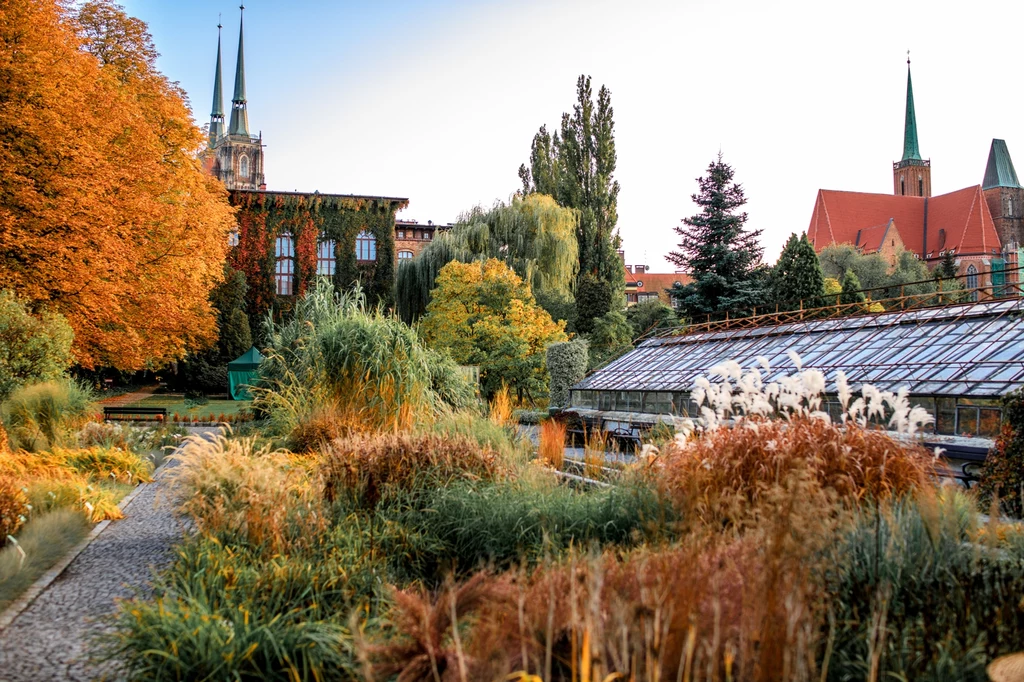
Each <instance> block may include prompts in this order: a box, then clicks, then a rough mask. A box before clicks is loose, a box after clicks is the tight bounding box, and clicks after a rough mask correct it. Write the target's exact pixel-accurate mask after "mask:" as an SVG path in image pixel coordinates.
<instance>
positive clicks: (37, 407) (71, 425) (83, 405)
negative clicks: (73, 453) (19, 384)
mask: <svg viewBox="0 0 1024 682" xmlns="http://www.w3.org/2000/svg"><path fill="white" fill-rule="evenodd" d="M95 412H96V406H95V405H94V404H93V393H92V391H91V390H90V389H88V388H86V387H85V386H83V385H82V384H79V383H77V382H75V381H72V380H70V379H63V380H60V381H47V382H44V383H41V384H33V385H31V386H26V387H24V388H20V389H18V390H16V391H15V392H14V393H12V394H11V396H10V397H9V398H8V399H7V401H6V402H4V403H3V406H2V407H0V417H2V418H3V421H4V425H5V426H6V428H7V435H8V438H9V439H10V444H11V447H12V448H15V449H18V448H20V449H23V450H28V451H29V452H40V451H44V450H48V449H50V448H52V447H53V446H55V445H63V444H72V443H73V441H75V434H76V432H77V431H78V429H80V428H81V427H82V425H83V424H85V422H86V421H87V420H88V419H89V418H90V417H91V416H93V414H94V413H95Z"/></svg>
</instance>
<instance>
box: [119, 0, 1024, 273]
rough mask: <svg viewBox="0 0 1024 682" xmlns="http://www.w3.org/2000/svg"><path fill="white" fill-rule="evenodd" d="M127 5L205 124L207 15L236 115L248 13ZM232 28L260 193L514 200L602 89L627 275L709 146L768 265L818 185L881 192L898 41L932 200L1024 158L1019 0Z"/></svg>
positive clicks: (686, 200) (416, 200) (627, 7)
mask: <svg viewBox="0 0 1024 682" xmlns="http://www.w3.org/2000/svg"><path fill="white" fill-rule="evenodd" d="M124 4H125V7H126V9H127V11H128V12H129V13H130V14H132V15H134V16H138V17H140V18H141V19H143V20H145V21H146V22H147V23H148V24H149V27H150V31H151V33H152V34H153V37H154V41H155V42H156V46H157V49H158V50H159V51H160V53H161V57H160V60H159V67H160V69H161V70H162V71H163V72H164V73H165V74H166V75H167V76H168V77H169V78H170V79H171V80H175V81H179V82H180V83H181V85H182V86H183V87H184V89H185V90H186V91H187V92H188V94H189V97H190V99H191V103H192V106H193V111H194V112H195V114H196V120H197V122H198V123H199V124H203V123H205V122H207V121H208V120H209V112H210V107H211V100H212V90H213V71H214V59H215V54H216V40H217V29H216V24H217V16H218V13H223V23H224V35H223V40H224V91H225V92H224V95H225V99H226V100H230V98H231V92H232V84H233V82H234V64H235V51H236V49H237V41H238V15H239V10H238V7H237V6H236V5H234V4H232V3H230V2H223V1H221V0H175V1H171V0H125V2H124ZM245 16H246V20H245V22H246V23H245V33H246V35H245V46H246V55H245V60H246V76H247V83H246V84H247V94H248V109H249V125H250V128H251V131H252V132H253V133H254V134H256V133H258V132H260V131H262V133H263V138H264V142H265V143H266V145H267V147H266V179H267V186H268V189H272V190H300V191H310V192H312V191H313V190H319V191H320V192H322V193H339V194H371V195H385V196H402V197H408V198H409V199H410V206H409V208H408V209H406V210H405V211H404V212H403V213H402V215H401V216H400V217H402V218H406V219H417V220H420V221H422V222H426V221H427V220H433V221H434V222H435V223H446V222H451V221H454V220H455V219H456V218H457V217H458V215H459V213H461V212H462V211H465V210H466V209H469V208H470V207H472V206H474V205H475V204H483V205H485V206H488V205H490V204H492V203H493V202H494V201H496V200H504V201H507V200H508V199H509V196H510V195H511V194H512V193H513V192H514V191H515V190H516V188H517V187H518V186H519V180H518V178H517V176H516V170H517V169H518V167H519V164H521V163H523V162H526V161H527V159H528V155H529V147H530V141H531V139H532V137H533V134H534V133H535V132H536V130H537V128H538V127H539V126H540V125H541V124H542V123H546V124H547V125H548V129H549V130H552V129H554V128H557V126H558V123H559V121H560V119H561V114H562V112H563V111H568V110H570V109H571V107H572V104H573V101H574V97H575V82H576V77H577V76H578V75H579V74H581V73H585V74H590V75H591V76H592V78H593V83H594V92H595V95H596V92H597V90H598V88H599V87H600V85H601V84H605V85H607V86H608V87H609V89H610V90H611V92H612V105H613V106H614V109H615V138H616V145H617V152H618V171H617V173H616V177H617V178H618V180H619V183H620V184H621V186H622V190H621V193H620V195H619V222H618V228H619V231H620V234H621V235H622V238H623V242H624V247H625V249H626V261H627V263H630V264H637V263H647V264H648V265H650V266H651V267H652V269H653V270H654V271H656V272H666V271H669V272H670V271H671V270H672V267H671V266H670V265H669V264H668V263H667V261H665V260H664V258H663V256H664V255H665V254H666V253H667V252H669V251H671V250H672V249H673V248H675V245H676V244H677V243H678V237H677V235H676V234H675V232H674V231H673V229H672V228H673V227H675V226H677V225H679V224H680V219H681V218H682V217H684V216H687V215H691V214H692V213H693V212H694V209H695V207H694V206H693V204H692V202H691V201H690V195H691V194H692V193H693V192H694V191H695V189H696V183H695V182H694V179H695V178H696V177H698V176H699V175H701V174H702V173H703V171H704V170H705V168H706V167H707V165H708V163H709V162H710V161H711V160H712V159H713V158H714V157H715V155H716V154H717V153H718V151H719V149H721V150H722V152H723V154H724V157H725V160H726V161H727V162H728V163H730V164H732V165H733V167H734V168H735V170H736V180H737V181H738V182H740V183H742V184H743V186H744V188H745V190H746V194H747V198H748V204H747V211H748V213H749V214H750V221H749V223H748V226H749V227H751V228H755V229H761V230H763V235H762V243H763V244H764V246H765V249H766V259H767V260H769V261H773V260H774V259H775V257H776V256H777V254H778V252H779V250H780V249H781V246H782V244H783V242H784V241H785V240H786V238H787V237H788V236H789V234H790V233H791V232H798V233H799V232H802V231H803V230H805V229H806V228H807V225H808V223H809V221H810V216H811V211H812V208H813V203H814V198H815V194H816V192H817V190H818V189H819V188H826V189H842V190H854V191H865V192H883V193H890V192H892V165H891V164H892V162H893V161H895V160H899V158H900V156H901V155H902V150H903V116H904V103H905V98H906V79H907V73H906V71H907V66H906V57H907V55H906V53H907V50H908V49H909V50H911V58H912V61H913V65H912V68H913V74H914V95H915V103H916V109H917V122H918V129H919V139H920V147H921V154H922V156H924V157H925V158H931V160H932V187H933V192H934V193H935V194H942V193H945V192H949V191H953V190H956V189H960V188H963V187H967V186H969V185H976V184H980V183H981V180H982V177H983V175H984V169H985V161H986V159H987V155H988V148H989V144H990V142H991V140H992V138H994V137H997V138H1002V139H1005V140H1006V141H1007V144H1008V145H1009V149H1010V152H1011V154H1014V155H1016V157H1017V163H1018V164H1024V89H1022V88H1021V86H1020V82H1021V73H1020V70H1019V68H1020V61H1021V60H1020V52H1021V50H1020V47H1019V46H1018V45H1019V40H1018V39H1017V38H1016V37H1015V36H1016V32H1017V29H1018V28H1019V27H1020V26H1021V25H1022V24H1024V21H1022V20H1024V3H1020V2H1019V1H1018V2H1013V1H1006V2H995V1H992V2H973V3H962V2H961V3H956V4H953V3H952V2H948V1H946V0H939V1H933V2H903V3H897V2H891V1H889V2H882V1H877V0H869V1H862V2H846V3H842V4H839V3H835V2H826V1H824V0H819V1H817V2H765V1H764V0H761V1H760V2H754V1H748V0H742V1H736V2H729V3H725V2H713V1H710V0H697V1H693V0H683V1H680V2H654V1H643V0H634V1H631V2H603V1H600V0H586V1H570V0H548V1H546V2H530V1H521V2H486V1H470V0H464V1H458V2H441V1H420V2H413V1H408V2H387V1H380V2H365V3H353V2H329V1H327V0H289V1H288V2H282V1H281V0H278V1H276V2H275V1H272V0H248V2H247V3H246V11H245ZM1021 170H1022V171H1024V167H1022V169H1021Z"/></svg>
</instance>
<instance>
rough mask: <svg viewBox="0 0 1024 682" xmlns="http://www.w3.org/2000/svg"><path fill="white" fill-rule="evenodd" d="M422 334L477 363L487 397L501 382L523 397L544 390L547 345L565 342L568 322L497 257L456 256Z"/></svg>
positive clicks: (429, 308) (464, 361)
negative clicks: (555, 318) (551, 312)
mask: <svg viewBox="0 0 1024 682" xmlns="http://www.w3.org/2000/svg"><path fill="white" fill-rule="evenodd" d="M436 285H437V286H436V288H435V289H434V290H433V291H432V292H431V300H430V305H428V306H427V314H426V316H424V318H423V320H422V321H421V323H420V328H419V329H420V334H421V335H422V336H423V338H424V339H425V340H426V342H427V343H428V344H429V345H430V346H431V347H433V348H435V349H439V350H442V349H443V350H446V351H448V352H449V353H450V354H451V356H452V357H453V358H455V361H456V362H458V363H459V364H461V365H478V366H479V367H480V380H481V383H482V388H483V392H484V394H485V395H486V396H488V397H490V396H492V395H493V394H494V393H495V392H496V391H498V390H499V389H500V388H501V386H502V385H506V386H508V388H509V389H510V390H514V391H515V392H516V394H517V395H518V397H519V399H520V400H523V399H528V400H530V401H531V402H532V401H533V398H534V396H540V395H545V394H546V391H547V385H548V374H547V368H546V367H545V353H544V349H545V348H546V347H547V346H548V345H549V344H551V343H556V342H559V341H565V340H566V335H565V322H564V321H559V322H555V321H553V320H552V319H551V315H549V314H548V313H547V312H546V311H545V310H544V309H543V308H541V307H540V306H539V305H537V302H536V301H535V300H534V298H533V293H532V292H531V291H530V286H529V285H528V284H526V283H525V282H524V281H523V280H522V279H521V278H520V277H519V276H518V275H516V273H515V272H514V271H513V270H512V269H511V268H510V267H509V266H508V265H506V264H505V263H503V262H501V261H500V260H498V259H496V258H491V259H488V260H486V261H482V262H481V261H476V262H473V263H459V262H457V261H452V262H451V263H448V264H447V265H445V266H444V267H443V268H441V272H440V273H438V276H437V280H436Z"/></svg>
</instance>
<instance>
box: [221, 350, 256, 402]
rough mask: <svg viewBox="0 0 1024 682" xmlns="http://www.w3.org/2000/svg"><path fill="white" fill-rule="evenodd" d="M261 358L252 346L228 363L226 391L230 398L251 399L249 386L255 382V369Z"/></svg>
mask: <svg viewBox="0 0 1024 682" xmlns="http://www.w3.org/2000/svg"><path fill="white" fill-rule="evenodd" d="M262 360H263V356H262V355H261V354H260V352H259V351H258V350H256V346H253V347H252V348H250V349H249V350H247V351H245V353H244V354H243V355H242V357H240V358H238V359H236V360H232V361H231V362H229V363H228V393H230V394H231V399H232V400H252V394H251V393H249V387H250V386H252V385H253V384H255V383H256V378H257V373H256V370H258V369H259V368H260V362H261V361H262Z"/></svg>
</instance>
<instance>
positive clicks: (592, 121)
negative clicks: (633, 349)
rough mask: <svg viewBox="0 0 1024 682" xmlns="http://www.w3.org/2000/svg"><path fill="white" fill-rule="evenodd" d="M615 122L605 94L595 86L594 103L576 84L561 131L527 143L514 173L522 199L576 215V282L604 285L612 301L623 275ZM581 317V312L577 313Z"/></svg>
mask: <svg viewBox="0 0 1024 682" xmlns="http://www.w3.org/2000/svg"><path fill="white" fill-rule="evenodd" d="M615 166H616V153H615V120H614V110H613V108H612V100H611V91H610V90H608V88H607V87H606V86H601V89H600V90H599V91H598V93H597V100H596V102H595V100H594V96H593V90H592V89H591V85H590V77H589V76H580V77H579V78H578V79H577V81H576V103H575V104H574V105H573V110H572V112H571V113H564V114H562V123H561V129H560V131H559V132H555V133H554V134H549V133H548V130H547V127H546V126H541V128H540V130H539V131H538V132H537V134H536V135H534V137H533V143H532V144H531V146H530V168H529V169H527V168H526V166H525V165H523V166H520V168H519V177H520V179H521V180H522V182H523V192H524V193H526V194H529V193H532V192H539V193H542V194H550V195H551V196H553V197H554V198H555V200H556V201H558V203H559V204H560V205H561V206H565V207H567V208H574V209H576V210H578V211H579V213H580V220H579V226H578V227H577V231H576V237H577V242H578V244H579V255H580V268H579V279H578V280H577V282H579V281H581V280H582V278H583V277H585V276H587V275H590V276H592V277H596V278H598V279H599V280H602V281H605V282H607V283H608V284H609V285H610V286H611V287H612V290H613V291H614V292H615V299H616V300H618V299H619V298H621V295H622V293H623V292H624V291H625V271H624V268H623V267H622V261H621V259H620V258H619V255H618V249H619V246H620V244H621V241H620V240H619V237H618V234H617V233H616V231H615V226H616V223H617V222H618V196H619V183H618V181H617V180H615V177H614V175H615ZM581 312H582V311H581Z"/></svg>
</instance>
